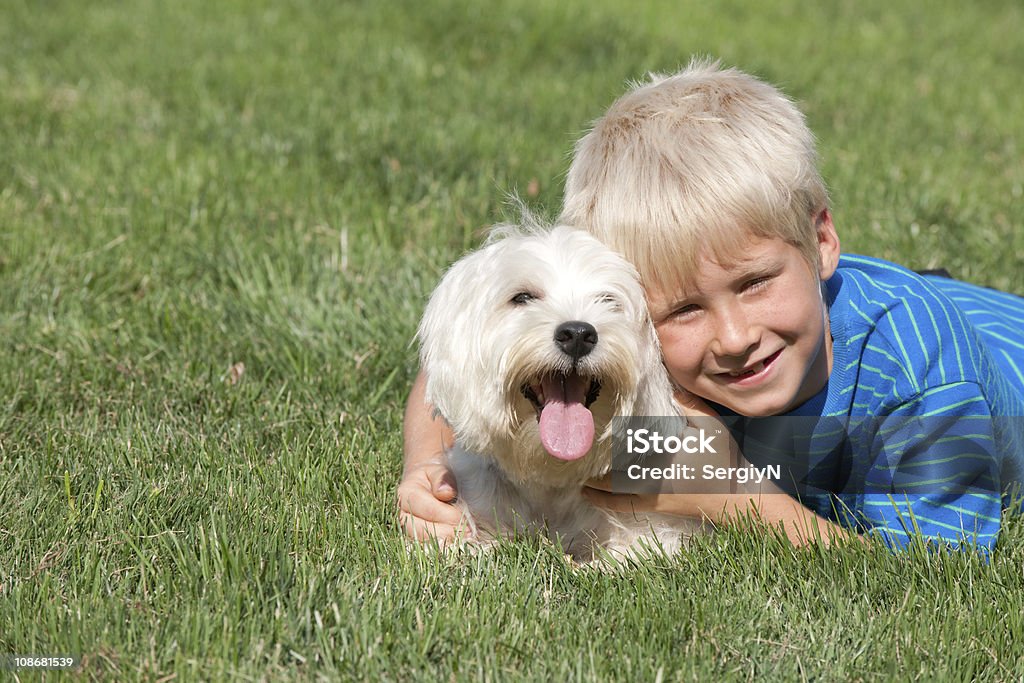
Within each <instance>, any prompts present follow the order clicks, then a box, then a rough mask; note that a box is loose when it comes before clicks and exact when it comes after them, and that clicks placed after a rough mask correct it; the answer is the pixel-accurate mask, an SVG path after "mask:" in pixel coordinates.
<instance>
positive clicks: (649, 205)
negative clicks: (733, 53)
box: [560, 60, 828, 290]
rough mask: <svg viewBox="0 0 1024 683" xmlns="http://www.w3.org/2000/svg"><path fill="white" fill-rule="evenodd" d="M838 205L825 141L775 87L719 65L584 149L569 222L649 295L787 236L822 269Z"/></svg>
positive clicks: (569, 186)
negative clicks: (820, 225) (820, 145)
mask: <svg viewBox="0 0 1024 683" xmlns="http://www.w3.org/2000/svg"><path fill="white" fill-rule="evenodd" d="M827 206H828V192H827V190H826V189H825V184H824V182H823V181H822V179H821V176H820V174H819V173H818V169H817V153H816V152H815V147H814V136H813V134H812V133H811V131H810V129H809V128H808V127H807V124H806V122H805V121H804V117H803V115H802V114H801V113H800V111H799V110H798V109H797V107H796V105H794V104H793V102H792V101H791V100H790V99H788V98H787V97H786V96H785V95H783V94H782V93H781V92H779V91H778V90H777V89H775V88H774V87H772V86H770V85H768V84H767V83H764V82H762V81H759V80H757V79H756V78H753V77H752V76H749V75H747V74H745V73H743V72H741V71H738V70H736V69H721V68H720V66H719V64H718V63H717V62H710V61H707V60H693V61H691V62H690V65H689V66H687V67H686V68H685V69H683V70H682V71H680V72H679V73H677V74H675V75H673V76H663V75H658V74H652V75H651V78H650V82H649V83H645V84H638V85H634V86H633V87H632V88H631V89H630V91H629V92H627V93H626V94H625V95H623V96H622V97H621V98H619V99H618V100H617V101H616V102H615V103H613V104H612V106H611V107H610V108H609V109H608V111H607V112H606V113H605V115H604V116H602V117H601V118H600V119H598V120H597V121H596V122H595V123H594V125H593V128H592V130H591V131H590V132H589V133H587V134H586V135H584V136H583V137H582V138H581V139H580V140H579V142H578V143H577V144H576V150H575V155H574V158H573V161H572V164H571V166H570V168H569V173H568V177H567V179H566V187H565V199H564V203H563V209H562V216H561V218H560V221H561V222H564V223H568V224H570V225H574V226H576V227H578V228H582V229H584V230H586V231H588V232H590V233H591V234H593V235H594V236H595V237H597V238H598V239H600V240H601V241H603V242H605V243H606V244H608V245H609V246H611V247H612V248H613V249H616V250H617V251H619V252H621V253H622V254H623V255H624V256H625V257H626V258H627V259H628V260H630V261H631V262H632V263H633V264H634V265H635V266H636V267H637V270H639V271H640V274H641V277H642V278H643V280H644V283H645V285H648V286H650V285H653V286H656V287H659V288H661V289H663V290H664V289H665V288H666V287H679V286H680V285H683V286H685V285H686V283H688V282H691V280H690V278H691V277H692V275H691V274H692V273H695V272H696V270H697V267H698V266H699V261H700V259H701V257H702V256H710V257H712V258H715V259H716V260H723V259H728V258H729V257H730V256H735V255H736V253H737V251H736V250H737V248H738V247H742V245H743V244H744V243H745V242H746V241H748V240H749V239H750V238H751V237H766V238H772V237H778V238H782V239H783V240H785V241H786V242H788V243H790V244H792V245H794V246H796V247H797V248H798V249H800V251H801V253H802V254H803V255H804V257H805V258H806V259H807V261H808V263H810V264H811V265H812V266H813V267H815V268H817V266H818V252H817V248H816V244H817V240H816V230H815V222H814V221H815V217H816V216H817V214H818V213H819V212H820V211H821V210H822V209H825V208H827Z"/></svg>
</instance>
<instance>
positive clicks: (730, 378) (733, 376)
mask: <svg viewBox="0 0 1024 683" xmlns="http://www.w3.org/2000/svg"><path fill="white" fill-rule="evenodd" d="M781 353H782V349H779V350H778V351H776V352H775V353H772V354H770V355H768V356H766V357H764V358H762V359H761V360H759V361H757V362H756V363H751V364H750V365H748V366H746V367H744V368H741V369H740V370H734V371H730V372H720V373H718V377H719V379H721V380H723V381H725V382H727V383H729V384H734V383H742V382H747V381H749V380H752V379H754V378H756V377H759V376H761V375H763V374H764V373H765V371H766V370H768V369H769V368H770V367H771V366H772V364H773V363H774V362H775V361H776V359H778V357H779V354H781Z"/></svg>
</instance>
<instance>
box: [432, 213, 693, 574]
mask: <svg viewBox="0 0 1024 683" xmlns="http://www.w3.org/2000/svg"><path fill="white" fill-rule="evenodd" d="M567 321H580V322H584V323H588V324H589V325H591V326H592V327H593V329H594V330H595V331H596V343H595V344H594V345H593V348H592V350H590V351H589V352H587V353H586V354H585V355H582V357H576V358H574V357H573V356H571V355H570V354H569V353H567V352H566V351H565V348H564V345H560V344H559V343H558V341H557V340H556V339H555V337H556V336H557V332H556V331H557V330H558V329H559V326H560V325H561V324H563V323H565V322H567ZM419 339H420V342H421V360H422V364H423V368H424V370H425V372H426V375H427V389H426V396H427V400H428V402H430V403H431V404H433V406H434V407H435V409H436V411H437V412H438V413H439V414H440V415H441V416H443V417H444V419H445V420H446V421H447V422H448V424H450V425H451V427H452V429H453V430H454V432H455V436H456V446H455V447H454V448H453V449H452V450H451V451H450V452H449V453H448V464H449V466H450V467H451V469H452V471H453V472H454V475H455V479H456V482H457V488H458V493H459V498H458V504H459V505H460V506H461V507H462V508H463V510H464V511H465V512H466V513H467V519H468V522H469V534H468V536H469V539H470V540H471V541H474V542H477V543H487V542H488V541H489V540H493V539H495V538H498V537H508V536H510V535H512V534H522V533H536V534H543V535H545V536H547V537H549V538H551V539H552V540H554V541H556V542H557V543H559V544H560V545H561V547H562V549H563V550H564V551H565V552H567V553H569V554H570V555H572V556H573V557H574V558H576V559H579V560H589V559H591V558H593V557H595V555H599V554H601V553H600V551H599V550H598V547H601V548H604V549H606V550H608V551H610V552H611V553H612V554H613V555H618V554H628V553H631V552H633V551H635V550H636V549H637V548H638V547H640V546H642V545H645V544H650V543H651V542H652V541H653V542H654V543H653V544H652V545H655V546H661V547H662V548H664V549H665V550H666V551H669V552H671V551H674V550H675V549H676V548H678V547H679V544H680V543H681V541H683V540H685V538H686V537H688V536H689V535H690V534H691V533H693V531H694V530H695V529H696V528H697V526H698V525H697V524H696V523H695V522H690V521H687V520H683V519H680V518H678V517H676V518H671V520H669V519H658V518H656V517H654V516H646V515H645V516H636V515H632V514H615V513H609V512H606V511H604V510H600V509H597V508H595V507H594V506H592V505H590V504H589V503H587V502H586V500H585V499H584V498H583V496H582V494H581V493H580V489H581V487H582V486H583V484H584V483H585V482H586V481H587V480H588V479H590V478H592V477H596V476H600V475H603V474H605V473H606V472H608V471H609V469H610V468H611V466H612V452H611V451H612V448H611V446H612V422H611V420H612V417H613V416H616V415H620V416H621V415H651V416H679V415H680V413H679V408H678V406H677V405H676V403H675V401H674V400H673V397H672V387H671V385H670V381H669V379H668V376H667V374H666V372H665V369H664V367H663V366H662V364H661V356H660V349H659V346H658V342H657V337H656V336H655V333H654V329H653V327H652V325H651V323H650V320H649V318H648V314H647V309H646V306H645V300H644V295H643V290H642V289H641V287H640V283H639V280H638V277H637V274H636V271H635V270H634V269H633V267H632V266H630V265H629V264H628V263H627V262H626V261H625V260H624V259H623V258H621V257H620V256H619V255H617V254H616V253H614V252H613V251H611V250H610V249H608V248H607V247H605V246H604V245H602V244H601V243H600V242H598V241H597V240H596V239H594V238H593V237H590V236H589V235H587V234H586V233H583V232H582V231H579V230H574V229H571V228H568V227H564V226H560V227H556V228H553V229H551V230H541V229H534V230H523V229H515V228H510V227H507V226H506V227H504V228H500V229H499V230H497V232H496V233H495V235H492V239H491V241H490V242H489V243H488V244H487V245H486V246H484V247H483V248H481V249H480V250H479V251H476V252H473V253H471V254H469V255H467V256H465V257H464V258H462V259H461V260H460V261H458V262H457V263H455V265H453V266H452V267H451V269H450V270H449V271H448V272H447V273H446V274H445V276H444V278H443V279H442V281H441V283H440V285H439V286H438V287H437V289H436V291H435V292H434V293H433V295H432V296H431V298H430V302H429V304H428V305H427V309H426V312H425V314H424V317H423V321H422V323H421V324H420V328H419ZM563 375H568V376H576V377H582V378H584V380H583V381H586V382H587V383H589V386H590V387H591V392H590V393H588V397H587V398H588V401H589V400H590V399H591V398H592V395H591V394H592V393H593V389H594V388H595V387H597V386H598V384H599V386H600V393H599V394H597V396H596V399H594V400H593V401H592V402H591V403H588V405H587V408H588V409H589V411H590V413H591V414H592V415H593V424H594V432H593V442H592V446H591V447H590V449H589V450H588V451H587V452H586V454H585V455H582V456H581V457H575V456H573V457H574V458H575V459H565V458H559V457H555V456H554V455H552V454H551V453H549V452H548V450H546V449H545V445H544V444H543V443H542V439H541V433H540V427H539V425H540V422H541V420H540V414H541V408H542V406H541V403H542V402H543V400H544V398H543V397H538V396H537V395H536V394H537V393H539V392H540V391H541V386H542V380H543V379H544V378H545V377H547V378H549V380H548V382H549V384H546V385H544V386H547V387H551V386H552V385H551V384H550V378H551V377H560V376H563ZM563 387H564V385H563ZM531 393H532V394H533V395H531ZM538 399H539V400H538ZM543 407H544V409H545V410H546V409H547V406H546V405H545V406H543ZM576 409H577V410H579V409H580V406H579V405H577V406H576ZM666 419H677V420H679V421H680V422H679V425H680V426H682V425H684V424H685V421H684V420H683V418H682V417H675V418H666Z"/></svg>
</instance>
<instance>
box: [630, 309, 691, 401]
mask: <svg viewBox="0 0 1024 683" xmlns="http://www.w3.org/2000/svg"><path fill="white" fill-rule="evenodd" d="M639 355H640V367H641V370H640V377H639V380H640V381H639V386H638V388H637V400H636V405H635V406H634V409H633V414H634V415H646V416H649V417H669V416H671V417H676V416H679V415H681V414H682V413H681V411H680V408H679V405H678V404H677V403H676V400H675V397H674V393H675V392H674V391H673V388H672V380H671V378H670V377H669V376H668V370H667V369H666V368H665V364H664V363H663V362H662V360H661V343H660V342H659V341H658V334H657V332H655V330H654V324H653V323H652V322H651V320H650V316H648V317H647V320H646V321H645V323H644V331H643V333H641V335H640V354H639Z"/></svg>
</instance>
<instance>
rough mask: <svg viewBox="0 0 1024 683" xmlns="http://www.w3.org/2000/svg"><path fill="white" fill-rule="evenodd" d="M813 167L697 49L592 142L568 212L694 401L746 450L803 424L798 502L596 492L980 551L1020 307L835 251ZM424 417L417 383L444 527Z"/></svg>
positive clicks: (797, 120)
mask: <svg viewBox="0 0 1024 683" xmlns="http://www.w3.org/2000/svg"><path fill="white" fill-rule="evenodd" d="M816 161H817V159H816V152H815V148H814V140H813V136H812V135H811V133H810V131H809V129H808V128H807V126H806V124H805V122H804V119H803V116H802V115H801V114H800V112H799V111H798V110H797V109H796V107H795V106H794V105H793V103H792V102H791V101H790V100H788V99H787V98H786V97H785V96H783V95H782V94H781V93H780V92H778V91H777V90H776V89H774V88H773V87H771V86H769V85H767V84H765V83H762V82H760V81H758V80H756V79H754V78H752V77H750V76H748V75H746V74H743V73H741V72H739V71H736V70H732V69H730V70H721V69H719V68H718V66H717V65H714V64H709V63H703V62H694V63H691V65H690V66H689V67H688V68H687V69H685V70H683V71H682V72H680V73H679V74H677V75H675V76H672V77H669V78H662V77H654V78H653V79H652V82H651V83H649V84H646V85H642V86H639V87H637V88H635V89H633V90H632V91H630V92H628V93H627V94H626V95H624V96H623V97H622V98H620V99H619V100H618V101H616V102H615V103H614V104H613V105H612V106H611V107H610V108H609V110H608V112H607V113H606V114H605V115H604V116H603V117H602V118H601V119H599V120H598V121H597V122H596V124H595V126H594V128H593V130H592V131H591V132H590V133H588V134H587V135H586V136H584V137H583V138H582V139H581V140H580V142H579V143H578V145H577V147H576V153H575V156H574V159H573V163H572V166H571V168H570V171H569V175H568V179H567V182H566V195H565V203H564V208H563V213H562V216H561V219H560V221H561V222H564V223H568V224H570V225H575V226H576V227H579V228H581V229H584V230H587V231H589V232H591V233H592V234H594V235H595V236H597V237H598V238H599V239H601V240H602V241H604V242H605V243H607V244H608V245H610V246H611V247H612V248H614V249H616V250H618V251H620V252H621V253H623V254H624V255H625V256H626V258H627V259H629V260H630V261H631V262H633V263H634V265H636V267H637V269H638V270H639V272H640V275H641V278H642V280H643V282H644V285H645V289H646V292H647V296H648V303H649V305H650V309H651V316H652V320H653V321H654V324H655V328H656V330H657V332H658V336H659V339H660V340H661V344H662V352H663V356H664V361H665V365H666V368H667V369H668V371H669V373H670V375H671V376H672V378H673V379H674V380H675V382H676V383H677V384H678V385H679V387H681V388H682V389H684V390H685V391H686V392H688V393H689V395H691V396H692V397H694V398H692V399H690V402H691V404H692V405H693V407H694V411H695V412H698V413H699V412H703V411H704V410H705V406H704V404H703V403H702V401H700V400H699V399H703V401H706V402H708V403H709V404H710V405H711V406H712V408H713V409H714V410H715V411H716V412H721V413H723V414H724V415H728V416H737V418H736V420H735V424H736V425H737V429H736V432H735V433H736V435H737V438H738V440H739V441H740V444H741V447H742V449H743V451H744V454H745V455H746V456H747V457H750V458H753V455H754V454H753V453H752V451H755V450H757V449H756V447H755V445H754V444H755V441H756V440H755V439H753V438H749V439H747V437H751V436H752V435H753V434H757V433H759V430H761V428H762V425H761V423H762V422H763V421H762V420H757V419H748V418H764V417H767V416H776V418H778V417H783V418H785V419H787V420H798V419H804V420H806V419H810V420H811V421H812V422H811V427H810V428H809V429H807V430H806V431H807V433H806V434H804V433H799V434H796V435H793V434H790V435H789V436H788V437H787V439H788V440H787V441H786V442H785V444H784V445H783V446H781V447H779V448H781V449H782V450H786V449H788V448H790V447H792V448H793V449H794V452H796V451H799V457H800V458H805V460H803V461H802V463H801V464H802V466H803V468H804V474H805V475H806V476H805V477H803V478H802V479H801V482H800V485H799V486H798V487H797V489H796V490H792V492H793V493H794V494H798V497H789V496H785V495H776V496H761V497H751V496H745V495H742V494H734V495H706V496H700V495H696V494H690V495H664V494H663V495H646V496H625V495H615V494H611V493H607V492H602V491H599V490H591V492H590V495H591V498H592V500H593V501H594V502H595V503H597V504H600V505H605V506H608V507H614V508H617V509H629V508H630V507H632V508H633V509H656V510H659V511H662V512H672V513H676V514H681V515H688V516H705V517H709V518H711V519H712V520H714V521H716V522H719V523H729V522H731V521H732V520H735V519H737V518H738V517H742V516H745V515H746V514H748V513H751V512H752V513H754V514H755V515H756V516H757V517H759V518H760V519H761V520H763V521H764V522H767V523H769V524H771V525H781V526H782V528H783V529H784V530H785V532H786V533H787V535H789V536H790V538H792V539H793V540H794V541H797V542H804V541H807V540H809V539H813V538H823V539H826V540H827V539H828V538H831V537H834V536H842V535H846V534H848V533H849V532H850V531H855V532H861V533H864V532H869V531H871V532H874V533H875V534H877V535H878V536H879V537H881V538H882V539H883V540H884V541H885V542H886V543H887V544H889V545H891V546H894V547H900V546H903V545H905V544H907V543H908V542H909V541H910V539H911V538H912V537H914V536H916V535H918V534H920V535H921V536H922V537H924V538H925V539H932V540H934V541H936V542H938V543H941V544H960V543H965V544H969V545H972V546H976V547H979V548H982V549H983V550H986V551H987V549H990V548H991V547H992V545H993V543H994V542H995V538H996V535H997V533H998V530H999V526H1000V516H1001V512H1002V509H1003V507H1004V505H1006V504H1009V502H1010V501H1009V498H1008V497H1004V496H1003V494H1004V492H1005V491H1007V490H1008V489H1009V488H1011V485H1012V484H1014V482H1020V481H1021V478H1022V470H1024V468H1022V459H1024V455H1022V451H1024V429H1022V423H1024V417H1021V416H1024V300H1022V299H1020V298H1017V297H1014V296H1010V295H1006V294H1002V293H998V292H994V291H991V290H985V289H982V288H979V287H974V286H971V285H967V284H964V283H959V282H955V281H953V280H949V279H943V278H930V277H929V278H925V277H921V276H918V275H915V274H913V273H911V272H909V271H907V270H905V269H903V268H900V267H899V266H896V265H893V264H889V263H885V262H882V261H878V260H874V259H869V258H864V257H858V256H840V249H839V238H838V236H837V233H836V229H835V227H834V225H833V222H832V215H831V212H830V210H829V208H828V197H827V193H826V190H825V186H824V183H823V182H822V180H821V177H820V175H819V174H818V171H817V166H816ZM426 410H427V408H426V407H424V406H423V405H422V387H421V382H420V381H417V384H416V385H415V386H414V390H413V395H412V397H411V398H410V403H409V408H408V410H407V421H406V463H407V467H406V474H405V475H404V476H403V483H402V485H401V486H400V488H399V497H400V506H401V508H402V510H403V512H404V513H405V514H406V515H407V516H406V517H405V518H404V519H405V520H406V529H407V532H409V533H424V532H427V531H430V530H431V523H438V522H440V523H442V525H437V526H436V527H434V530H435V531H437V532H438V534H439V535H440V536H442V537H445V536H447V535H449V532H450V531H451V530H453V529H454V527H455V525H457V523H458V515H457V513H456V514H450V513H451V512H452V510H454V509H453V508H450V506H447V507H448V508H449V509H445V510H443V511H442V508H441V507H438V506H439V505H441V503H440V501H443V500H446V499H450V498H451V497H454V487H453V486H452V482H450V481H446V480H445V473H444V471H443V467H440V466H439V465H436V464H435V465H426V464H425V463H426V462H428V461H430V460H433V459H436V458H434V457H433V456H430V457H428V456H426V455H425V451H426V450H433V451H437V450H438V449H437V445H438V444H440V442H441V436H440V435H441V434H444V430H443V426H439V425H437V423H431V422H429V421H428V420H425V419H423V412H424V411H426ZM828 421H832V422H828ZM731 423H732V422H731ZM801 424H804V423H801ZM836 425H838V427H836ZM762 431H763V430H762ZM796 431H798V432H800V431H801V430H800V429H797V430H796ZM428 435H429V438H430V440H431V441H432V445H434V448H433V449H431V448H430V446H429V445H427V444H425V443H424V442H423V441H422V439H423V438H424V436H428ZM748 442H749V445H750V446H751V448H749V449H748ZM428 443H430V442H428ZM776 446H777V444H776ZM606 483H607V482H605V484H601V483H595V486H606ZM428 497H429V498H432V499H433V500H427V498H428ZM428 503H429V505H428ZM408 515H411V518H410V517H409V516H408ZM417 518H418V519H417Z"/></svg>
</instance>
